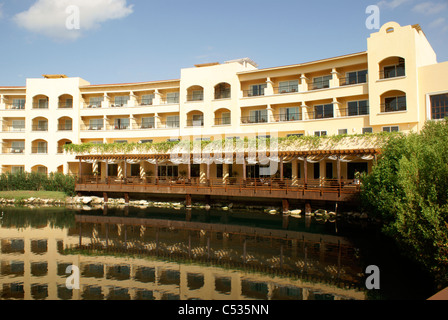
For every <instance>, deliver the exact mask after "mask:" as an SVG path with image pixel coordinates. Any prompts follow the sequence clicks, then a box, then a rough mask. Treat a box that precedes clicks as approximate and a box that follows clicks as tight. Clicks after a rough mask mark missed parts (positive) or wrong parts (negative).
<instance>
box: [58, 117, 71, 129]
mask: <svg viewBox="0 0 448 320" xmlns="http://www.w3.org/2000/svg"><path fill="white" fill-rule="evenodd" d="M72 123H73V122H72V119H65V120H63V121H62V122H61V125H60V126H59V130H66V131H69V130H72V127H73V124H72Z"/></svg>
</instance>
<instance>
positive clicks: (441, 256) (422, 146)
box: [361, 120, 448, 286]
mask: <svg viewBox="0 0 448 320" xmlns="http://www.w3.org/2000/svg"><path fill="white" fill-rule="evenodd" d="M362 181H363V184H362V193H361V198H362V200H363V204H364V205H365V208H366V210H368V211H369V212H370V213H371V214H372V215H374V216H376V217H378V218H380V219H382V221H383V230H384V232H385V233H387V234H388V235H390V236H391V237H394V238H395V239H396V240H397V241H398V242H399V244H400V245H401V246H402V248H403V249H405V250H406V251H407V253H408V255H410V256H411V257H412V258H414V259H415V260H417V261H418V262H420V263H421V264H422V265H423V266H424V267H425V269H427V270H428V271H429V272H430V273H431V274H432V275H433V276H434V278H435V280H436V283H437V284H439V285H440V286H446V285H448V121H447V120H444V121H437V122H434V121H431V122H427V123H426V124H425V127H424V128H423V129H422V131H421V132H420V134H416V133H411V134H409V135H397V136H395V137H394V138H391V139H390V140H389V141H388V143H387V144H386V145H385V147H384V148H383V151H382V156H381V157H380V159H379V160H378V162H377V163H376V165H375V166H374V167H373V169H372V172H371V174H369V175H364V176H363V179H362Z"/></svg>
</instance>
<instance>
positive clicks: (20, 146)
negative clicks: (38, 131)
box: [11, 141, 25, 153]
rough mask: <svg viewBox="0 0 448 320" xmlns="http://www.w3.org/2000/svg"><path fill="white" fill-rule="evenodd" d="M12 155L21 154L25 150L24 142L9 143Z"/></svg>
mask: <svg viewBox="0 0 448 320" xmlns="http://www.w3.org/2000/svg"><path fill="white" fill-rule="evenodd" d="M11 150H12V153H23V151H24V150H25V141H13V142H11Z"/></svg>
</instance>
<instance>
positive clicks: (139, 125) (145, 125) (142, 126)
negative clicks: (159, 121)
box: [132, 123, 156, 130]
mask: <svg viewBox="0 0 448 320" xmlns="http://www.w3.org/2000/svg"><path fill="white" fill-rule="evenodd" d="M155 127H156V126H155V124H154V123H136V124H134V125H132V129H137V130H138V129H154V128H155Z"/></svg>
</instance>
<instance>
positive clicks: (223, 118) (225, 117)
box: [221, 112, 230, 124]
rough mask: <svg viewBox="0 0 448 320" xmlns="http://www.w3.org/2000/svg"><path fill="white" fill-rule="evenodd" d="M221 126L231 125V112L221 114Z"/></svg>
mask: <svg viewBox="0 0 448 320" xmlns="http://www.w3.org/2000/svg"><path fill="white" fill-rule="evenodd" d="M221 124H230V112H223V113H222V114H221Z"/></svg>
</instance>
